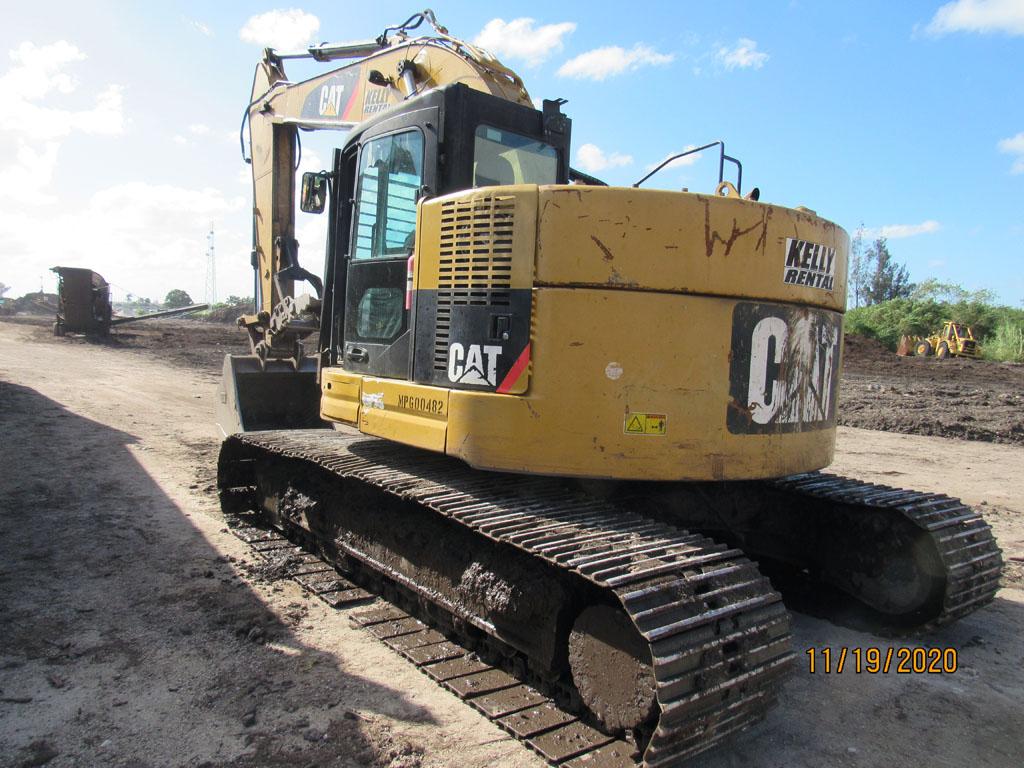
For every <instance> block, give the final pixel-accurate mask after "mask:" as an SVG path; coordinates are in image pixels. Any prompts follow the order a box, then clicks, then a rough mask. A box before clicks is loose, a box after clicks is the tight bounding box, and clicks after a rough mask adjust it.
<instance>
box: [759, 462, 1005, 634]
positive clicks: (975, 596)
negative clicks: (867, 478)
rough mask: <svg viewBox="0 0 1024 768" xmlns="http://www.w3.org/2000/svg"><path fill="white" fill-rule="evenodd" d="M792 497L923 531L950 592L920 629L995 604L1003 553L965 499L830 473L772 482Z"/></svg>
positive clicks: (812, 474)
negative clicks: (884, 515)
mask: <svg viewBox="0 0 1024 768" xmlns="http://www.w3.org/2000/svg"><path fill="white" fill-rule="evenodd" d="M771 485H773V486H774V487H775V488H778V489H780V490H783V491H785V492H786V493H788V494H792V495H800V496H803V497H805V498H809V499H814V500H816V501H820V502H822V503H831V504H843V505H848V506H853V507H859V508H861V509H865V510H867V509H871V510H885V511H887V512H888V513H889V514H890V515H896V516H899V517H901V518H902V519H903V520H905V521H906V522H908V523H910V524H911V525H913V526H915V527H916V528H918V529H919V530H920V531H921V532H922V534H923V535H924V536H925V537H926V538H927V540H928V542H929V543H930V545H931V546H932V547H933V548H934V551H935V552H936V553H937V554H938V557H939V558H940V559H941V562H942V568H943V572H944V574H945V576H946V578H945V587H944V589H943V590H942V596H941V600H939V601H938V602H937V603H936V605H935V609H934V611H933V613H932V614H931V615H927V616H922V619H921V621H920V624H919V628H920V629H931V628H934V627H939V626H942V625H944V624H949V623H951V622H953V621H956V620H957V619H960V618H962V617H964V616H966V615H967V614H969V613H971V612H972V611H975V610H977V609H978V608H980V607H982V606H983V605H985V604H987V603H989V602H991V601H992V599H993V598H994V597H995V594H996V591H997V590H998V589H999V579H1000V576H1001V574H1002V570H1003V558H1002V550H1000V549H999V547H998V546H997V544H996V540H995V537H994V536H993V535H992V529H991V528H989V526H988V523H986V522H985V520H984V518H982V516H981V515H980V514H978V513H977V512H976V511H974V510H973V509H971V508H970V507H969V506H967V505H966V504H964V503H963V502H962V501H960V499H955V498H952V497H950V496H946V495H944V494H941V493H921V492H919V491H912V490H907V489H904V488H893V487H891V486H888V485H877V484H874V483H864V482H860V481H858V480H852V479H850V478H847V477H840V476H838V475H832V474H829V473H825V472H809V473H806V474H802V475H792V476H790V477H786V478H781V479H779V480H775V481H772V483H771Z"/></svg>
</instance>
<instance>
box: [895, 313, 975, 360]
mask: <svg viewBox="0 0 1024 768" xmlns="http://www.w3.org/2000/svg"><path fill="white" fill-rule="evenodd" d="M900 349H901V350H904V349H905V350H907V351H905V352H901V354H905V355H909V354H911V350H912V352H913V354H915V355H917V356H918V357H930V356H931V355H935V357H937V358H939V359H940V360H945V359H946V358H947V357H975V358H976V357H977V356H978V342H977V340H975V338H974V331H972V330H971V327H970V326H969V325H964V324H963V323H956V322H953V321H951V320H947V321H946V322H945V323H943V325H942V330H941V331H939V332H938V333H933V334H932V335H930V336H925V337H920V336H913V337H911V336H906V337H904V338H903V339H901V340H900Z"/></svg>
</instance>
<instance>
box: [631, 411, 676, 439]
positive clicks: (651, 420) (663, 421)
mask: <svg viewBox="0 0 1024 768" xmlns="http://www.w3.org/2000/svg"><path fill="white" fill-rule="evenodd" d="M623 431H624V432H625V433H626V434H627V435H664V434H665V433H666V432H668V416H666V415H665V414H664V413H627V414H626V421H625V425H624V427H623Z"/></svg>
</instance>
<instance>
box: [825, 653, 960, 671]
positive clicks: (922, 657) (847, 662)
mask: <svg viewBox="0 0 1024 768" xmlns="http://www.w3.org/2000/svg"><path fill="white" fill-rule="evenodd" d="M805 654H806V656H807V664H808V671H809V672H810V673H811V674H812V675H813V674H818V673H821V674H833V673H834V674H842V673H843V672H844V671H848V672H853V673H854V674H857V675H861V674H868V675H876V674H883V675H886V674H889V673H890V672H894V673H896V674H897V675H951V674H953V673H954V672H956V670H957V664H958V659H957V650H956V648H880V647H875V646H868V647H866V648H860V647H852V648H848V647H846V646H841V647H839V648H827V647H826V648H808V649H807V650H806V651H805Z"/></svg>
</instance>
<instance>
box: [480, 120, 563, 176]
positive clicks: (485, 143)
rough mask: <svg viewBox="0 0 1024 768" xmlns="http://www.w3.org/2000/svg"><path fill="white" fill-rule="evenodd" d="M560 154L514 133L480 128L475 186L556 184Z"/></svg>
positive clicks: (552, 148) (484, 126) (481, 126)
mask: <svg viewBox="0 0 1024 768" xmlns="http://www.w3.org/2000/svg"><path fill="white" fill-rule="evenodd" d="M557 180H558V152H557V151H556V150H555V148H554V147H552V146H551V145H550V144H545V143H544V142H542V141H537V140H536V139H531V138H529V137H528V136H521V135H520V134H518V133H513V132H512V131H505V130H501V129H498V128H492V127H491V126H489V125H480V126H477V129H476V136H475V140H474V147H473V186H474V187H493V186H501V185H505V184H554V183H556V182H557Z"/></svg>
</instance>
